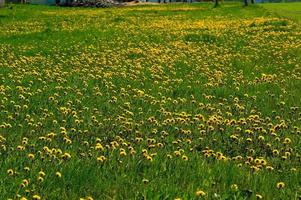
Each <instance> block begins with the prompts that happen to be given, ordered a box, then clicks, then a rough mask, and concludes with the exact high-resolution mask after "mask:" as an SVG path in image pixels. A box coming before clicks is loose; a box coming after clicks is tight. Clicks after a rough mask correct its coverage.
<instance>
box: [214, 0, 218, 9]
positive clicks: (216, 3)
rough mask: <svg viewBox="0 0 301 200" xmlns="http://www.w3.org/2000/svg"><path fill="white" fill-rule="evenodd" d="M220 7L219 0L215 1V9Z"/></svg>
mask: <svg viewBox="0 0 301 200" xmlns="http://www.w3.org/2000/svg"><path fill="white" fill-rule="evenodd" d="M216 7H218V0H215V4H214V8H216Z"/></svg>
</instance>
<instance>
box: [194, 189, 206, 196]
mask: <svg viewBox="0 0 301 200" xmlns="http://www.w3.org/2000/svg"><path fill="white" fill-rule="evenodd" d="M195 195H196V196H198V197H204V196H205V195H206V193H205V192H204V191H203V190H198V191H196V193H195Z"/></svg>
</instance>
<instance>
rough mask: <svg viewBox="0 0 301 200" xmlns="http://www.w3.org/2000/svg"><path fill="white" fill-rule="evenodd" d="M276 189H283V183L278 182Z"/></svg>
mask: <svg viewBox="0 0 301 200" xmlns="http://www.w3.org/2000/svg"><path fill="white" fill-rule="evenodd" d="M276 187H277V188H278V189H283V188H284V187H285V184H284V182H279V183H277V185H276Z"/></svg>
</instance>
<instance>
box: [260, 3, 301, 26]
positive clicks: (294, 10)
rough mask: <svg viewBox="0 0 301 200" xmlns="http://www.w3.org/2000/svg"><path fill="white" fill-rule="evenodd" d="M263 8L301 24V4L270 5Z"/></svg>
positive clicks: (264, 5)
mask: <svg viewBox="0 0 301 200" xmlns="http://www.w3.org/2000/svg"><path fill="white" fill-rule="evenodd" d="M261 6H262V7H263V8H265V9H268V10H270V11H272V12H274V13H277V14H278V15H280V16H283V17H289V18H291V19H294V20H296V21H298V22H299V23H300V22H301V3H268V4H261Z"/></svg>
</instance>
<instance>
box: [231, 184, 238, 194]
mask: <svg viewBox="0 0 301 200" xmlns="http://www.w3.org/2000/svg"><path fill="white" fill-rule="evenodd" d="M230 188H231V190H232V191H234V192H236V191H237V190H238V186H237V185H236V184H232V185H231V187H230Z"/></svg>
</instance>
